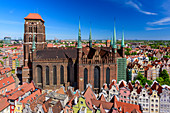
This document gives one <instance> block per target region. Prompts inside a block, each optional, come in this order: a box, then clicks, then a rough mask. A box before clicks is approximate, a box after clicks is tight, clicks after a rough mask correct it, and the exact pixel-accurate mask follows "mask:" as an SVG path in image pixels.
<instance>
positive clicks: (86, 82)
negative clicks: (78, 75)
mask: <svg viewBox="0 0 170 113" xmlns="http://www.w3.org/2000/svg"><path fill="white" fill-rule="evenodd" d="M86 84H88V70H87V68H85V69H84V89H86Z"/></svg>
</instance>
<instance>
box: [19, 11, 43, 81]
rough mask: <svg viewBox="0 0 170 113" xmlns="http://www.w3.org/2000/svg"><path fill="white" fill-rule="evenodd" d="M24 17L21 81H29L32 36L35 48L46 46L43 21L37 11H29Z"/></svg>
mask: <svg viewBox="0 0 170 113" xmlns="http://www.w3.org/2000/svg"><path fill="white" fill-rule="evenodd" d="M24 19H25V24H24V45H23V46H24V66H23V69H22V81H23V82H30V81H31V80H32V61H33V59H32V58H33V57H32V55H33V53H32V44H33V37H34V41H35V42H34V43H35V46H36V50H41V49H44V48H45V47H46V39H45V25H44V23H45V21H44V20H43V19H42V17H41V16H40V15H39V14H38V13H30V14H29V15H28V16H27V17H25V18H24Z"/></svg>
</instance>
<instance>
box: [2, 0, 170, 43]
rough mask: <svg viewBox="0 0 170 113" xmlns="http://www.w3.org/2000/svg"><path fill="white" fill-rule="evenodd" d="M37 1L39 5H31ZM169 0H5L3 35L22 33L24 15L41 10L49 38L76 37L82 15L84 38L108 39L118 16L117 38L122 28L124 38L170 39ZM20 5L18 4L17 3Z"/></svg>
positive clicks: (13, 35)
mask: <svg viewBox="0 0 170 113" xmlns="http://www.w3.org/2000/svg"><path fill="white" fill-rule="evenodd" d="M31 3H33V4H36V5H32V4H31ZM168 3H170V0H157V1H154V0H151V1H150V2H147V1H146V0H122V1H118V0H105V1H104V0H92V1H90V0H87V1H83V0H79V1H78V0H74V1H67V0H63V1H51V2H44V1H41V2H40V1H34V2H33V1H32V2H30V4H31V7H30V4H25V2H24V1H17V2H14V1H11V2H10V3H8V2H7V1H3V2H2V4H1V5H0V13H1V15H0V24H1V26H0V38H1V39H3V37H5V36H11V37H12V38H13V39H14V38H15V37H23V34H24V26H23V24H24V17H26V16H27V15H28V14H29V13H39V14H40V15H41V16H42V18H43V19H44V20H46V21H45V26H46V37H47V39H54V37H56V38H58V39H77V36H78V19H79V16H80V20H81V30H82V40H87V39H88V38H89V32H90V23H91V29H92V39H93V40H107V39H110V38H111V36H112V35H113V23H114V18H116V29H117V39H121V35H122V28H123V27H124V31H125V40H135V39H137V40H168V39H170V38H169V32H168V31H169V25H170V17H169V12H170V8H169V5H168ZM16 6H19V7H16Z"/></svg>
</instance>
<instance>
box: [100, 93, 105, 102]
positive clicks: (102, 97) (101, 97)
mask: <svg viewBox="0 0 170 113" xmlns="http://www.w3.org/2000/svg"><path fill="white" fill-rule="evenodd" d="M99 100H101V101H105V102H106V99H105V97H104V95H103V94H102V95H101V96H100V98H99Z"/></svg>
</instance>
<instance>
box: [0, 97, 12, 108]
mask: <svg viewBox="0 0 170 113" xmlns="http://www.w3.org/2000/svg"><path fill="white" fill-rule="evenodd" d="M0 103H1V105H0V111H2V110H4V109H5V108H6V107H8V106H9V105H10V104H9V103H8V101H7V98H6V97H3V98H1V100H0Z"/></svg>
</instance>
